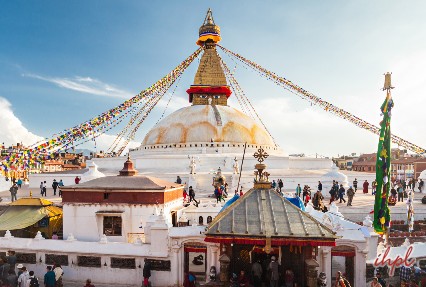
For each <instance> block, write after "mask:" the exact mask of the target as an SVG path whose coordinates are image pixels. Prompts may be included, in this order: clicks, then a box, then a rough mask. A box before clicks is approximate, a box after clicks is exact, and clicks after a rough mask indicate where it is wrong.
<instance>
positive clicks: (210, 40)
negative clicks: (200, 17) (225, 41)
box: [197, 8, 221, 48]
mask: <svg viewBox="0 0 426 287" xmlns="http://www.w3.org/2000/svg"><path fill="white" fill-rule="evenodd" d="M198 35H199V38H198V41H197V45H199V46H202V47H205V48H211V47H212V46H214V45H215V44H216V43H217V42H219V41H220V40H221V38H220V27H219V26H217V25H216V24H215V23H214V20H213V14H212V10H211V9H210V8H209V10H208V11H207V14H206V18H204V23H203V25H201V27H200V29H199V34H198ZM206 44H212V45H206Z"/></svg>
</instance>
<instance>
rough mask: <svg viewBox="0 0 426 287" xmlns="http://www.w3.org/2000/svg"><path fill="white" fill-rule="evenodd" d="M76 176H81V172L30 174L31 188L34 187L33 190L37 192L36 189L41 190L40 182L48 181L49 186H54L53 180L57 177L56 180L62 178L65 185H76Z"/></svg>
mask: <svg viewBox="0 0 426 287" xmlns="http://www.w3.org/2000/svg"><path fill="white" fill-rule="evenodd" d="M76 176H79V177H81V174H68V173H67V174H58V173H55V174H50V173H37V174H30V175H29V180H30V185H29V187H30V188H34V189H35V190H34V191H33V192H34V193H35V194H37V192H36V191H39V188H40V182H42V181H46V185H47V188H51V187H52V183H53V180H54V179H56V181H58V182H59V180H61V179H62V181H63V183H64V185H65V186H69V185H75V182H74V179H75V177H76ZM36 189H37V190H36Z"/></svg>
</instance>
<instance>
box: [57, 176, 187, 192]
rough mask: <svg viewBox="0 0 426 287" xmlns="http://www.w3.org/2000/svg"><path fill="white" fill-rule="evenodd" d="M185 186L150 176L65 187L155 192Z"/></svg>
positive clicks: (110, 178)
mask: <svg viewBox="0 0 426 287" xmlns="http://www.w3.org/2000/svg"><path fill="white" fill-rule="evenodd" d="M182 186H183V185H181V184H177V183H173V182H169V181H166V180H162V179H159V178H155V177H150V176H143V175H139V176H105V177H100V178H96V179H93V180H90V181H87V182H83V183H80V184H75V185H70V186H64V187H62V188H61V189H62V190H63V191H66V190H94V191H95V190H110V191H114V190H115V191H121V192H122V191H137V190H140V191H143V190H147V191H154V190H158V191H161V190H163V191H164V190H168V189H174V188H180V187H182Z"/></svg>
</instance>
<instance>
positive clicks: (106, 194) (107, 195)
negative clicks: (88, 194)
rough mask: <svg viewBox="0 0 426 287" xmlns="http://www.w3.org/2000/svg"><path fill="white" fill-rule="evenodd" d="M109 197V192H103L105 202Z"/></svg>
mask: <svg viewBox="0 0 426 287" xmlns="http://www.w3.org/2000/svg"><path fill="white" fill-rule="evenodd" d="M109 195H110V193H109V192H105V193H104V199H105V200H106V199H108V198H109Z"/></svg>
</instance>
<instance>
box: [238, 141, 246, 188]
mask: <svg viewBox="0 0 426 287" xmlns="http://www.w3.org/2000/svg"><path fill="white" fill-rule="evenodd" d="M246 148H247V143H245V144H244V152H243V159H242V161H241V168H240V176H239V177H238V184H237V192H238V190H239V189H240V181H241V174H242V173H243V164H244V156H245V155H246Z"/></svg>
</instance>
